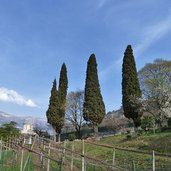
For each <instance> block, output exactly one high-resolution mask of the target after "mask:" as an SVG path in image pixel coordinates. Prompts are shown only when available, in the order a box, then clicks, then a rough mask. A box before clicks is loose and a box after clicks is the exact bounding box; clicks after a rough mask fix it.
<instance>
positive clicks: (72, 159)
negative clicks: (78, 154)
mask: <svg viewBox="0 0 171 171" xmlns="http://www.w3.org/2000/svg"><path fill="white" fill-rule="evenodd" d="M73 152H74V142H72V154H71V171H72V170H73V165H74V154H73Z"/></svg>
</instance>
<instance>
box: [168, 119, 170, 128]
mask: <svg viewBox="0 0 171 171" xmlns="http://www.w3.org/2000/svg"><path fill="white" fill-rule="evenodd" d="M168 127H169V128H171V118H169V119H168Z"/></svg>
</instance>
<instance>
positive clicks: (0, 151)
mask: <svg viewBox="0 0 171 171" xmlns="http://www.w3.org/2000/svg"><path fill="white" fill-rule="evenodd" d="M1 159H2V137H1V144H0V160H1Z"/></svg>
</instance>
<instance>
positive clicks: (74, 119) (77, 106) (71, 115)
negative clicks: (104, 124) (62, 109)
mask: <svg viewBox="0 0 171 171" xmlns="http://www.w3.org/2000/svg"><path fill="white" fill-rule="evenodd" d="M83 102H84V91H81V90H80V91H76V92H70V93H69V94H68V96H67V103H66V119H67V120H68V121H69V122H71V123H72V125H73V127H74V128H75V130H76V132H77V136H78V137H80V136H81V135H80V131H81V127H82V124H83V122H84V118H83Z"/></svg>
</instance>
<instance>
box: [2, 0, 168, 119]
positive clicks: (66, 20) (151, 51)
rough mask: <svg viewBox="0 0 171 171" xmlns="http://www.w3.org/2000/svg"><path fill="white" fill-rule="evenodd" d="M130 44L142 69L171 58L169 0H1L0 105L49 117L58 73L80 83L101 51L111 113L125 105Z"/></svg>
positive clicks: (75, 86)
mask: <svg viewBox="0 0 171 171" xmlns="http://www.w3.org/2000/svg"><path fill="white" fill-rule="evenodd" d="M128 44H131V45H132V48H133V53H134V57H135V60H136V66H137V70H139V69H141V68H142V67H143V66H144V65H145V64H146V63H150V62H153V60H155V59H156V58H163V59H166V60H171V48H170V46H171V1H170V0H143V1H140V0H139V1H137V0H129V1H128V0H86V1H85V0H84V1H83V0H72V1H70V0H49V1H46V0H12V1H10V0H0V111H3V112H6V113H10V114H14V115H19V116H35V117H46V111H47V109H48V104H49V97H50V91H51V88H52V82H53V80H54V78H56V79H57V83H58V80H59V73H60V69H61V65H62V63H63V62H65V64H66V66H67V72H68V81H69V85H68V92H70V91H76V90H83V89H84V86H85V77H86V67H87V61H88V59H89V57H90V55H91V54H92V53H94V54H95V55H96V60H97V64H98V76H99V82H100V87H101V93H102V96H103V100H104V103H105V106H106V112H108V111H113V110H117V109H119V108H120V106H121V105H122V102H121V101H122V95H121V81H122V77H121V76H122V72H121V71H122V59H123V55H124V51H125V49H126V47H127V45H128Z"/></svg>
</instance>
